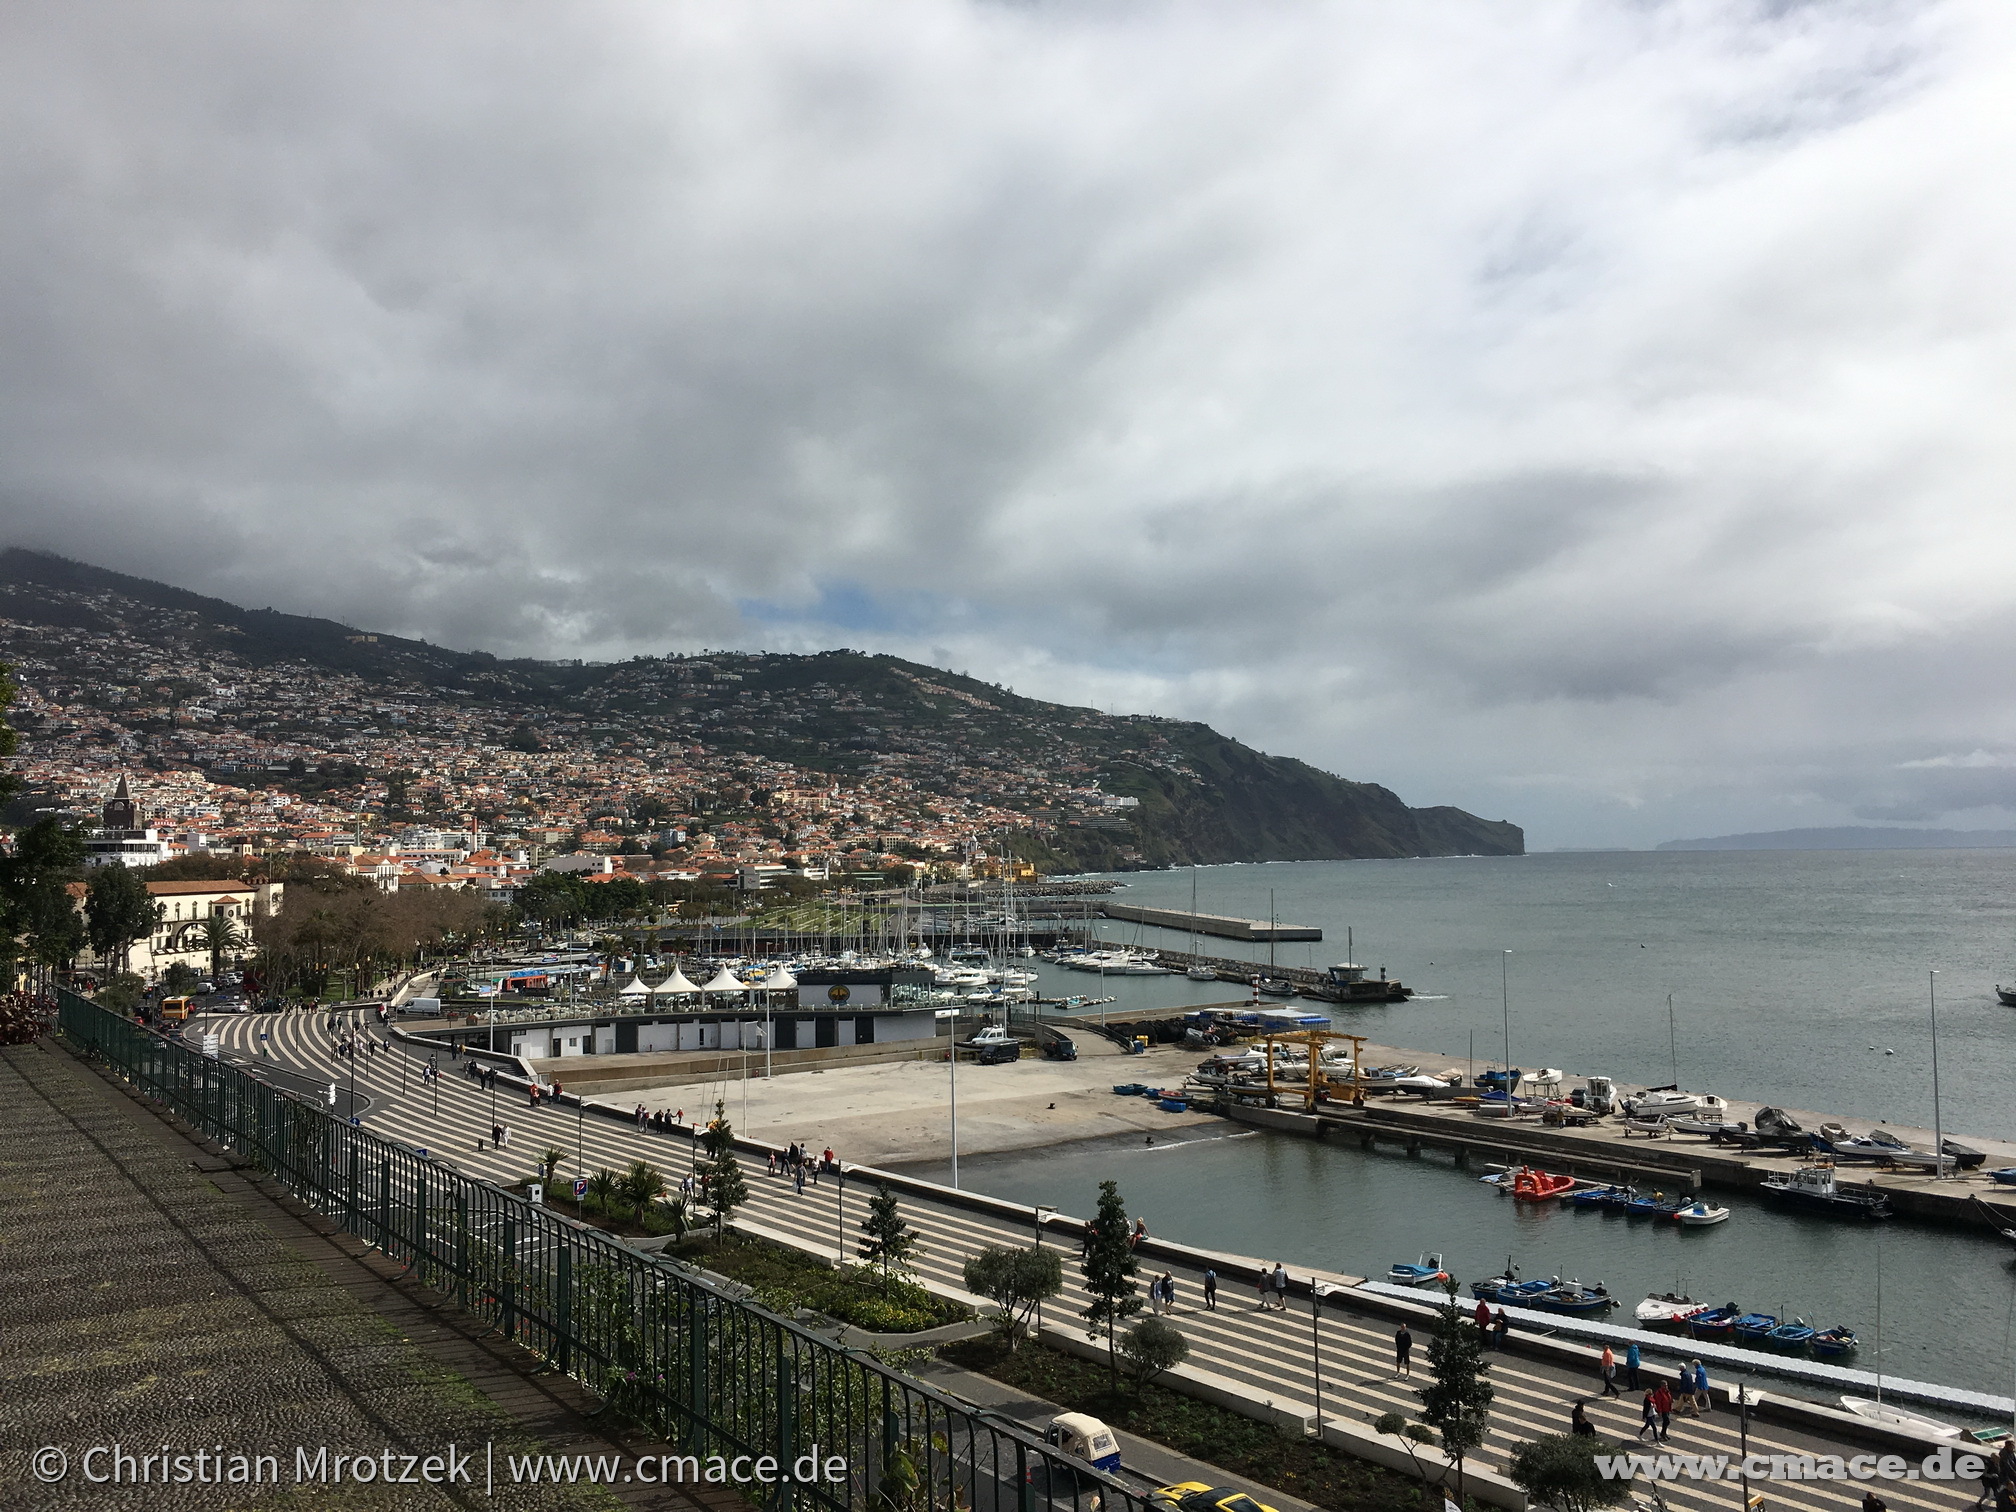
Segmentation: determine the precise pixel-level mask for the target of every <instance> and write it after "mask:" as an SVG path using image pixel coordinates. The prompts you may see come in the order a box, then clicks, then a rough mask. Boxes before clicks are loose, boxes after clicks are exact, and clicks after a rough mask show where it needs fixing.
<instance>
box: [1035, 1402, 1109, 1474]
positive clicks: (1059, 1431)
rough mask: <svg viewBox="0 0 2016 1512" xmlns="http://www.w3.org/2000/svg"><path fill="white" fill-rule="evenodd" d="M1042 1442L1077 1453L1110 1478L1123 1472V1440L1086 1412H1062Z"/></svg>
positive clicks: (1052, 1422) (1053, 1419)
mask: <svg viewBox="0 0 2016 1512" xmlns="http://www.w3.org/2000/svg"><path fill="white" fill-rule="evenodd" d="M1043 1442H1044V1443H1046V1444H1055V1445H1056V1446H1057V1447H1058V1448H1059V1449H1062V1450H1063V1451H1064V1452H1065V1453H1066V1454H1075V1455H1077V1456H1078V1458H1080V1459H1082V1460H1085V1461H1086V1462H1088V1463H1089V1464H1090V1465H1091V1466H1092V1468H1093V1469H1094V1470H1104V1471H1105V1472H1106V1473H1107V1474H1108V1475H1117V1474H1118V1473H1119V1471H1120V1441H1119V1439H1117V1438H1115V1437H1114V1436H1113V1430H1112V1429H1111V1428H1108V1427H1107V1426H1106V1425H1105V1424H1104V1423H1102V1422H1100V1421H1099V1419H1097V1418H1095V1417H1093V1416H1092V1415H1091V1414H1089V1413H1084V1412H1060V1413H1058V1414H1057V1416H1056V1417H1054V1418H1052V1419H1050V1426H1049V1427H1048V1428H1045V1429H1044V1430H1043Z"/></svg>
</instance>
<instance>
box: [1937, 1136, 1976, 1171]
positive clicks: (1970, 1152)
mask: <svg viewBox="0 0 2016 1512" xmlns="http://www.w3.org/2000/svg"><path fill="white" fill-rule="evenodd" d="M1939 1148H1940V1149H1941V1150H1943V1151H1945V1152H1946V1153H1947V1154H1948V1155H1950V1156H1952V1157H1953V1163H1954V1164H1955V1165H1957V1166H1959V1167H1960V1169H1961V1170H1963V1171H1974V1170H1979V1169H1980V1168H1981V1167H1982V1166H1984V1165H1986V1164H1987V1163H1988V1156H1987V1153H1986V1152H1985V1151H1982V1150H1977V1149H1975V1148H1974V1147H1973V1146H1972V1145H1964V1144H1961V1143H1960V1141H1959V1140H1957V1139H1949V1140H1947V1141H1946V1142H1945V1143H1944V1144H1942V1145H1940V1146H1939Z"/></svg>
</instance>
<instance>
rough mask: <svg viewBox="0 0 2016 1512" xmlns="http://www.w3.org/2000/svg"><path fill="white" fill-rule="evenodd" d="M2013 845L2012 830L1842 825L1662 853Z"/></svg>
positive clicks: (1698, 843) (1666, 845) (1678, 844)
mask: <svg viewBox="0 0 2016 1512" xmlns="http://www.w3.org/2000/svg"><path fill="white" fill-rule="evenodd" d="M2011 846H2016V830H1953V829H1886V828H1881V827H1878V826H1875V825H1854V824H1850V825H1842V826H1840V827H1838V828H1835V829H1790V830H1764V831H1761V832H1760V833H1757V834H1751V835H1711V836H1709V837H1708V838H1706V839H1702V840H1662V841H1661V842H1660V843H1659V844H1658V845H1655V846H1654V847H1653V849H1654V850H1662V851H1711V850H1715V851H1720V850H1996V849H2003V848H2006V847H2011Z"/></svg>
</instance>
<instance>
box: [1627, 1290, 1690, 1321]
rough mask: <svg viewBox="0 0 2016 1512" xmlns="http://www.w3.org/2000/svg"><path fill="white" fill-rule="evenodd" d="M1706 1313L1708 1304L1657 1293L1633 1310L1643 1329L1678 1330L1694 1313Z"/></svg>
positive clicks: (1672, 1294)
mask: <svg viewBox="0 0 2016 1512" xmlns="http://www.w3.org/2000/svg"><path fill="white" fill-rule="evenodd" d="M1706 1311H1708V1304H1707V1303H1705V1302H1696V1301H1695V1300H1694V1299H1693V1298H1692V1297H1683V1296H1679V1295H1676V1294H1675V1293H1673V1292H1658V1293H1655V1294H1654V1295H1652V1296H1650V1297H1647V1298H1646V1299H1645V1300H1644V1301H1643V1302H1640V1303H1639V1304H1638V1306H1637V1307H1636V1308H1635V1309H1633V1312H1632V1316H1634V1317H1635V1318H1637V1320H1638V1323H1639V1326H1640V1327H1643V1328H1680V1327H1683V1326H1685V1324H1686V1322H1687V1320H1688V1319H1689V1318H1691V1317H1693V1316H1694V1315H1695V1314H1696V1313H1703V1312H1706Z"/></svg>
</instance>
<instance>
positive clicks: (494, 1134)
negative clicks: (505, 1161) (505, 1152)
mask: <svg viewBox="0 0 2016 1512" xmlns="http://www.w3.org/2000/svg"><path fill="white" fill-rule="evenodd" d="M490 1143H492V1144H493V1145H496V1146H498V1147H499V1148H500V1149H501V1148H502V1147H503V1144H504V1126H503V1125H502V1124H494V1123H493V1124H492V1125H490Z"/></svg>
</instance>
